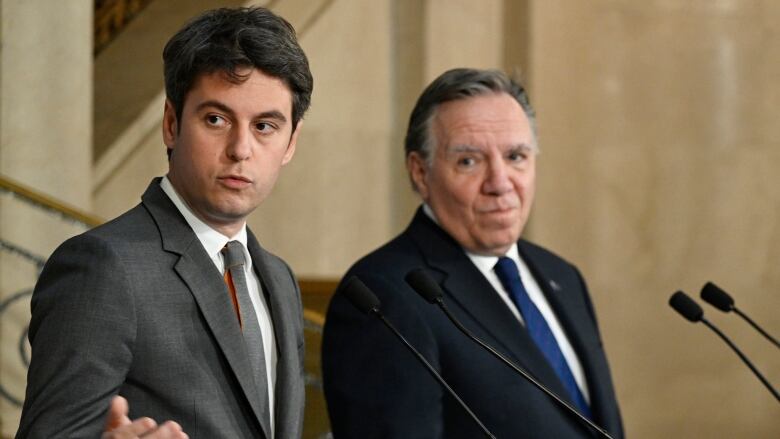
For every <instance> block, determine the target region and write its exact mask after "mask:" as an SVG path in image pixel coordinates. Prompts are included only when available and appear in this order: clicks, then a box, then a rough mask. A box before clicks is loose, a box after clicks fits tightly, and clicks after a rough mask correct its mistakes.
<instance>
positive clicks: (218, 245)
mask: <svg viewBox="0 0 780 439" xmlns="http://www.w3.org/2000/svg"><path fill="white" fill-rule="evenodd" d="M160 187H161V188H162V190H163V191H164V192H165V193H166V194H167V195H168V197H169V198H170V199H171V201H173V204H174V205H175V206H176V208H177V209H178V210H179V212H181V214H182V216H184V219H185V220H186V221H187V224H189V225H190V228H192V231H193V232H195V235H196V236H197V237H198V240H199V241H200V243H201V244H202V245H203V248H204V249H206V252H207V253H208V254H209V256H210V257H211V258H212V259H214V258H215V257H219V256H218V255H220V250H222V247H224V246H225V244H227V243H228V241H238V242H240V243H241V244H242V245H243V246H244V252H245V253H247V255H248V251H247V233H246V222H245V223H244V224H243V225H242V226H241V230H239V232H238V233H237V234H236V235H235V236H233V237H232V238H231V237H227V236H225V235H223V234H221V233H219V232H218V231H216V230H214V229H213V228H212V227H211V226H209V225H208V224H206V223H204V222H203V221H202V220H201V219H200V218H198V217H197V216H195V214H194V213H192V210H190V208H189V206H187V204H186V203H185V202H184V200H182V199H181V197H180V196H179V194H178V192H176V189H175V188H174V187H173V184H171V181H170V180H169V179H168V176H167V175H166V176H164V177H163V178H162V181H160ZM220 259H221V258H220ZM248 260H250V261H251V259H248Z"/></svg>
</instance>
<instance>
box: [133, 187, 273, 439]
mask: <svg viewBox="0 0 780 439" xmlns="http://www.w3.org/2000/svg"><path fill="white" fill-rule="evenodd" d="M159 183H160V179H159V178H156V179H154V180H153V181H152V183H151V184H150V185H149V188H148V189H147V190H146V192H145V193H144V195H143V197H142V200H143V204H144V206H145V207H146V208H147V210H148V211H149V213H150V215H151V216H152V218H154V221H155V223H156V224H157V227H158V229H159V230H160V236H161V238H162V242H163V248H164V250H166V251H169V252H172V253H175V254H178V255H179V256H180V257H179V260H178V262H177V263H176V265H175V266H174V270H175V271H176V273H178V274H179V276H181V278H182V280H183V281H184V283H185V284H187V287H188V288H189V290H190V292H191V293H192V295H193V296H194V298H195V302H196V303H197V304H198V308H199V309H200V311H201V313H202V314H203V317H204V318H205V320H206V323H207V324H208V327H209V329H210V330H211V332H212V334H213V335H214V338H215V339H216V340H217V343H218V345H219V347H220V349H221V350H222V353H223V354H224V355H225V358H226V359H227V361H228V364H229V365H230V367H231V369H232V370H233V373H235V375H236V379H237V380H238V383H239V385H240V386H241V389H242V390H243V392H244V394H245V395H246V397H247V399H248V400H249V404H250V405H251V406H252V410H253V411H254V413H255V416H256V417H257V419H258V421H259V422H260V424H261V425H262V426H263V428H264V429H265V431H266V432H267V431H268V426H267V425H265V424H266V423H264V422H262V420H263V418H264V417H263V416H261V413H263V406H262V402H261V399H260V397H259V393H258V391H257V388H256V386H255V384H254V378H253V374H252V368H251V365H250V362H249V357H248V355H247V352H246V347H245V346H244V343H243V339H242V335H241V328H240V327H239V325H238V320H237V319H236V314H235V311H234V310H233V306H232V304H231V303H230V299H229V297H230V296H229V293H228V290H227V287H226V285H225V283H224V281H223V279H222V276H220V274H219V273H218V271H217V269H216V268H215V267H214V263H213V262H212V261H211V258H209V256H208V254H206V251H205V250H204V249H203V246H202V245H200V241H198V238H197V236H195V233H194V232H193V231H192V229H191V228H190V227H189V225H188V224H187V222H186V221H185V220H184V217H183V216H182V215H181V214H180V213H179V211H178V210H177V209H176V206H174V204H173V202H172V201H171V200H170V199H169V198H168V196H167V195H166V194H165V192H163V190H162V189H161V188H160V184H159ZM211 268H213V269H211ZM266 437H269V436H268V435H267V434H266Z"/></svg>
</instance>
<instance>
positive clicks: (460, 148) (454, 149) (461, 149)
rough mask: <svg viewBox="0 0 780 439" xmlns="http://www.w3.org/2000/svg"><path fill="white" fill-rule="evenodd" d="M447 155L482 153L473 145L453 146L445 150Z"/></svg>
mask: <svg viewBox="0 0 780 439" xmlns="http://www.w3.org/2000/svg"><path fill="white" fill-rule="evenodd" d="M447 152H449V153H461V152H482V149H481V148H479V147H476V146H473V145H453V146H451V147H449V148H447Z"/></svg>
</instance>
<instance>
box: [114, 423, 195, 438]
mask: <svg viewBox="0 0 780 439" xmlns="http://www.w3.org/2000/svg"><path fill="white" fill-rule="evenodd" d="M101 438H102V439H135V438H144V439H188V438H189V436H187V434H186V433H184V432H183V431H182V429H181V426H180V425H179V424H177V423H176V422H173V421H167V422H165V423H163V424H162V425H160V426H159V427H158V426H157V423H156V422H154V420H153V419H151V418H139V419H136V420H135V421H133V422H131V423H130V424H127V425H123V426H121V427H119V428H116V429H114V430H112V431H107V432H105V433H103V436H101Z"/></svg>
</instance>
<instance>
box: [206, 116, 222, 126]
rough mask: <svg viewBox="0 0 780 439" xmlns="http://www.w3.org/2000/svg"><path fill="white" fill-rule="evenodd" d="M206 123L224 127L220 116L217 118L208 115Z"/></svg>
mask: <svg viewBox="0 0 780 439" xmlns="http://www.w3.org/2000/svg"><path fill="white" fill-rule="evenodd" d="M206 123H208V124H209V125H212V126H215V127H218V126H222V125H225V119H224V118H222V116H217V115H216V114H209V115H208V116H206Z"/></svg>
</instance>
